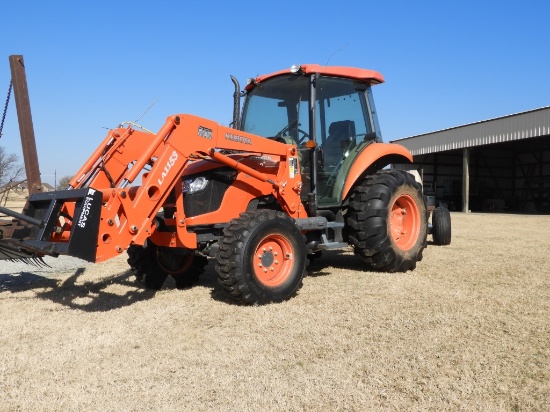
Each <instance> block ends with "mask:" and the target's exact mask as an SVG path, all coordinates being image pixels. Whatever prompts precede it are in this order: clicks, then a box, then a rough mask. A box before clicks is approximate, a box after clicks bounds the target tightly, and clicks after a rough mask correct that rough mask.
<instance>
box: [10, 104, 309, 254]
mask: <svg viewBox="0 0 550 412" xmlns="http://www.w3.org/2000/svg"><path fill="white" fill-rule="evenodd" d="M232 153H238V154H239V157H238V158H236V157H235V156H232V155H231V154H232ZM251 156H255V157H264V158H268V159H270V161H272V162H275V163H276V164H277V167H276V168H274V169H273V170H272V171H270V172H265V171H258V170H256V169H254V168H252V167H250V166H247V165H245V164H243V163H242V162H241V161H240V160H239V159H242V158H247V157H251ZM205 159H206V160H209V161H212V162H217V163H219V164H223V165H227V166H229V167H231V168H233V169H235V170H236V171H238V172H241V173H243V174H246V175H248V176H250V177H251V178H253V179H255V180H257V182H258V185H260V186H261V187H262V193H263V195H267V194H269V195H272V196H273V197H275V198H276V199H277V200H278V202H279V204H281V207H282V208H283V210H284V211H285V212H286V213H288V214H289V215H291V216H293V217H306V216H307V215H306V213H305V211H304V209H303V206H302V203H301V201H300V191H301V185H302V183H301V177H300V173H299V169H298V167H299V165H298V157H297V149H296V147H295V146H294V145H288V144H285V143H280V142H277V141H273V140H270V139H265V138H263V137H259V136H256V135H253V134H250V133H245V132H241V131H237V130H235V129H231V128H228V127H224V126H221V125H219V124H217V123H215V122H213V121H210V120H206V119H203V118H200V117H196V116H192V115H174V116H169V117H168V118H167V120H166V122H165V124H164V125H163V126H162V127H161V129H160V130H159V132H158V133H157V134H151V133H146V132H143V131H137V130H134V129H133V128H132V127H128V128H117V129H114V130H111V131H109V133H108V135H107V137H106V138H105V139H104V140H103V142H102V143H101V144H100V146H99V147H98V148H97V149H96V150H95V151H94V153H93V154H92V156H91V157H90V158H89V159H88V160H87V161H86V162H85V164H84V165H83V166H82V168H81V169H80V170H79V172H78V173H77V174H76V175H75V177H74V178H73V180H71V182H70V184H69V185H70V189H69V190H65V191H59V192H51V194H50V195H49V196H47V197H44V196H42V197H33V196H31V197H30V198H29V201H28V203H27V206H26V207H25V210H24V212H23V214H24V215H25V216H28V219H27V220H26V221H24V225H23V226H24V230H23V229H21V228H19V229H17V230H15V231H14V232H13V234H12V236H11V238H12V239H5V240H4V241H3V242H4V244H3V246H1V247H4V248H5V247H14V245H16V247H17V249H18V250H19V252H20V253H26V252H29V253H31V254H32V256H33V257H35V256H40V253H41V252H40V251H42V252H43V255H46V254H51V255H58V254H69V255H73V256H77V257H80V258H83V259H86V260H89V261H94V262H100V261H104V260H107V259H109V258H112V257H115V256H117V255H119V254H121V253H122V252H124V251H125V250H126V249H127V248H128V247H129V246H130V245H132V244H139V245H143V244H144V242H145V241H146V239H147V238H149V237H151V236H152V237H153V238H156V239H163V241H162V243H163V244H165V245H167V246H170V247H178V248H188V249H195V248H196V247H197V238H196V234H195V233H193V232H192V231H189V230H187V225H186V216H185V213H184V209H183V196H184V194H183V193H182V184H181V182H182V177H183V176H184V175H185V172H186V170H187V168H188V167H189V166H190V165H191V164H192V163H193V162H195V161H197V160H205ZM171 193H173V195H175V198H176V202H175V205H174V206H175V210H176V212H175V214H174V223H175V230H174V231H172V232H166V231H164V232H162V233H159V232H158V230H157V225H156V221H155V217H156V215H157V213H158V212H159V210H160V209H161V208H162V207H163V205H165V204H166V202H167V199H168V197H169V195H170V194H171ZM238 214H239V210H235V212H234V215H233V216H231V215H226V219H227V221H228V220H229V219H230V218H233V217H237V216H238ZM14 217H15V216H14ZM32 219H34V221H33V220H32ZM227 221H226V222H227ZM40 222H41V223H42V224H40ZM226 222H225V223H226ZM219 223H224V222H219ZM18 225H19V226H21V220H19V222H18ZM41 226H42V227H41ZM79 239H80V240H79ZM82 239H86V242H83V241H82ZM1 247H0V248H1ZM27 249H28V250H27ZM0 257H2V256H1V255H0Z"/></svg>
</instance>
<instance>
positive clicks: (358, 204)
mask: <svg viewBox="0 0 550 412" xmlns="http://www.w3.org/2000/svg"><path fill="white" fill-rule="evenodd" d="M346 224H347V226H348V227H347V233H348V239H349V242H350V244H351V245H352V246H353V248H354V251H355V254H357V255H358V256H360V257H361V259H362V260H363V262H365V263H366V264H367V265H368V266H369V268H372V269H374V270H378V271H384V272H406V271H407V270H412V269H414V268H415V267H416V263H417V262H419V261H420V260H422V252H423V250H424V248H425V247H426V237H427V229H428V223H427V213H426V205H425V203H424V198H423V196H422V188H421V186H420V184H419V183H418V182H417V181H416V180H415V179H414V177H413V176H412V175H411V174H409V173H407V172H405V171H401V170H383V171H379V172H377V173H375V174H374V175H370V176H367V177H366V178H365V179H364V180H362V181H361V182H360V183H359V184H358V185H357V186H356V187H355V188H354V190H353V193H352V195H351V198H350V202H349V207H348V211H347V219H346Z"/></svg>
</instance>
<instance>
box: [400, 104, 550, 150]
mask: <svg viewBox="0 0 550 412" xmlns="http://www.w3.org/2000/svg"><path fill="white" fill-rule="evenodd" d="M547 135H550V106H546V107H541V108H539V109H534V110H529V111H526V112H521V113H516V114H510V115H508V116H503V117H497V118H494V119H489V120H483V121H480V122H475V123H470V124H466V125H463V126H456V127H451V128H449V129H444V130H439V131H436V132H431V133H425V134H421V135H417V136H411V137H406V138H404V139H398V140H393V141H392V143H398V144H400V145H403V146H405V147H406V148H407V149H409V151H410V152H411V154H412V155H413V156H417V155H422V154H429V153H436V152H443V151H446V150H454V149H464V148H467V147H475V146H482V145H488V144H493V143H502V142H511V141H515V140H521V139H529V138H534V137H542V136H547Z"/></svg>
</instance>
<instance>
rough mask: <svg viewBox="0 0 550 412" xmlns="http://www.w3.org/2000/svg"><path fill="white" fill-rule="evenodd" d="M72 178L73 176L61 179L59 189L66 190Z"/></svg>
mask: <svg viewBox="0 0 550 412" xmlns="http://www.w3.org/2000/svg"><path fill="white" fill-rule="evenodd" d="M72 178H73V177H72V176H63V177H62V178H61V179H59V183H58V184H57V188H59V189H66V188H67V187H69V182H70V181H71V179H72ZM57 188H56V189H57Z"/></svg>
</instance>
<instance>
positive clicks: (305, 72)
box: [234, 65, 383, 207]
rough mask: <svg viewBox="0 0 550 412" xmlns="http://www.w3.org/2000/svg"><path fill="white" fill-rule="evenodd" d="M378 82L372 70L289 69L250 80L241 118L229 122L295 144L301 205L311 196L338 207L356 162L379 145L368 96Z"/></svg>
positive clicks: (320, 204) (332, 68)
mask: <svg viewBox="0 0 550 412" xmlns="http://www.w3.org/2000/svg"><path fill="white" fill-rule="evenodd" d="M382 82H383V77H382V75H381V74H379V73H377V72H375V71H372V70H363V69H356V68H350V67H335V66H319V65H302V66H293V67H292V68H291V69H290V70H282V71H279V72H276V73H273V74H270V75H265V76H260V77H257V78H255V79H249V81H248V84H247V86H246V87H245V97H246V99H245V102H244V107H243V111H242V117H241V119H240V121H238V119H236V120H235V119H234V122H235V123H236V124H237V125H239V128H240V129H241V130H243V131H245V132H249V133H253V134H256V135H260V136H263V137H266V138H270V139H275V140H279V141H281V142H286V143H291V144H295V145H297V146H298V150H299V153H300V166H301V173H302V181H303V183H304V189H305V190H304V191H303V192H302V198H303V200H304V201H305V200H306V199H307V196H308V192H309V193H315V194H316V201H317V205H318V206H320V207H330V206H337V205H340V204H341V201H342V191H343V185H344V182H345V180H346V176H347V174H348V172H349V170H350V167H351V165H352V163H353V161H354V160H355V158H356V157H357V156H358V155H359V154H360V153H361V152H362V151H363V149H364V148H365V147H367V146H368V145H369V144H371V143H373V142H381V141H382V137H381V133H380V128H379V126H378V120H377V117H376V110H375V107H374V100H373V97H372V91H371V85H373V84H378V83H382ZM237 111H238V110H237ZM237 121H238V122H237ZM308 186H309V187H308Z"/></svg>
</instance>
